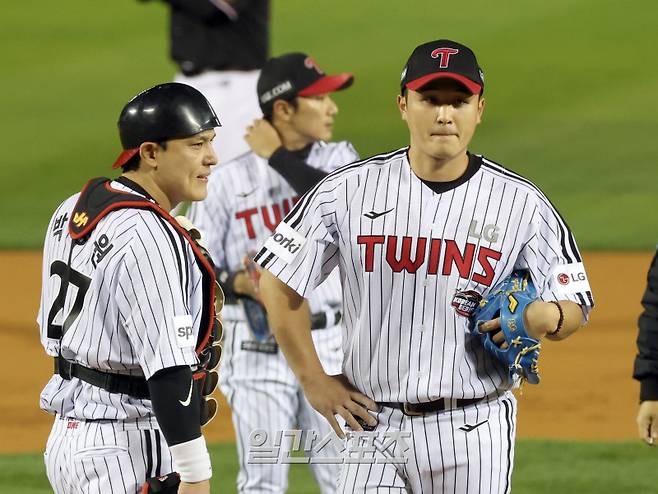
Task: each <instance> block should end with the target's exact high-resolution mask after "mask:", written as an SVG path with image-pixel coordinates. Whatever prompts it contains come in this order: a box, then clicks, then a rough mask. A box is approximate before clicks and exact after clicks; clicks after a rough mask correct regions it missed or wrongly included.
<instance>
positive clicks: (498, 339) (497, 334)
mask: <svg viewBox="0 0 658 494" xmlns="http://www.w3.org/2000/svg"><path fill="white" fill-rule="evenodd" d="M479 329H480V332H481V333H491V335H492V336H491V339H492V341H493V342H494V343H495V344H496V345H498V346H499V347H500V348H502V349H503V350H504V349H505V348H507V342H506V341H505V335H504V334H503V332H502V331H501V329H500V317H497V318H496V319H492V320H491V321H485V322H483V323H482V324H480V328H479Z"/></svg>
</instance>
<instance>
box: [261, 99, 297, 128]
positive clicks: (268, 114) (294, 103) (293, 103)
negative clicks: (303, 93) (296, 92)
mask: <svg viewBox="0 0 658 494" xmlns="http://www.w3.org/2000/svg"><path fill="white" fill-rule="evenodd" d="M279 99H283V98H279ZM283 101H286V102H288V103H289V104H290V106H292V107H293V108H294V109H295V111H297V109H298V108H299V101H297V96H295V97H294V98H292V99H284V100H283ZM275 103H276V101H275ZM273 112H274V104H272V105H271V106H270V107H269V108H268V109H267V111H266V113H265V114H263V118H264V119H265V120H267V121H268V122H269V123H272V115H273Z"/></svg>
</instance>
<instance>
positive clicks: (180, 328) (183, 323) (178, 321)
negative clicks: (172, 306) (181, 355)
mask: <svg viewBox="0 0 658 494" xmlns="http://www.w3.org/2000/svg"><path fill="white" fill-rule="evenodd" d="M174 331H176V343H177V344H178V348H189V347H194V345H195V344H196V337H195V336H194V329H193V328H192V316H191V315H189V314H185V315H183V316H174Z"/></svg>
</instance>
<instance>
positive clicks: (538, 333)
mask: <svg viewBox="0 0 658 494" xmlns="http://www.w3.org/2000/svg"><path fill="white" fill-rule="evenodd" d="M523 319H524V325H525V330H526V332H527V333H528V336H530V338H534V339H535V340H539V339H541V338H543V337H544V336H546V333H548V332H549V331H555V328H557V325H558V322H559V320H560V310H559V309H558V308H557V307H555V304H552V303H549V302H543V301H542V300H535V301H534V302H532V303H531V304H528V306H527V307H526V308H525V312H524V314H523Z"/></svg>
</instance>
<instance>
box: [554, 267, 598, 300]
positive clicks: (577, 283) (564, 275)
mask: <svg viewBox="0 0 658 494" xmlns="http://www.w3.org/2000/svg"><path fill="white" fill-rule="evenodd" d="M550 276H551V285H553V287H554V288H555V289H556V290H557V291H560V292H562V293H578V292H586V291H589V290H591V288H590V286H589V280H588V279H587V273H586V272H585V266H584V265H583V263H582V262H576V263H573V264H558V265H557V266H555V267H554V268H553V269H552V270H551V275H550Z"/></svg>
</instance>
